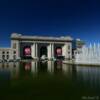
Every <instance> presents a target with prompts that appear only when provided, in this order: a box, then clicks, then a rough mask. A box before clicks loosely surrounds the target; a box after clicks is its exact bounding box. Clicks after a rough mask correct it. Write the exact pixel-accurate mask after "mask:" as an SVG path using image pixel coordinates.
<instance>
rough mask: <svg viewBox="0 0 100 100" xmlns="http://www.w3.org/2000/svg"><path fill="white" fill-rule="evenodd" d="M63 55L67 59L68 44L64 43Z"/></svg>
mask: <svg viewBox="0 0 100 100" xmlns="http://www.w3.org/2000/svg"><path fill="white" fill-rule="evenodd" d="M62 55H63V56H64V57H65V59H67V58H68V57H67V44H64V46H63V47H62Z"/></svg>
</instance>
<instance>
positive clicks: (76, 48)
mask: <svg viewBox="0 0 100 100" xmlns="http://www.w3.org/2000/svg"><path fill="white" fill-rule="evenodd" d="M84 45H85V42H84V41H83V40H81V39H76V40H73V42H72V46H73V47H72V55H73V58H74V57H75V54H76V53H81V48H82V47H83V46H84Z"/></svg>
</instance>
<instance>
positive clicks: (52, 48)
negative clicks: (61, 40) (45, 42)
mask: <svg viewBox="0 0 100 100" xmlns="http://www.w3.org/2000/svg"><path fill="white" fill-rule="evenodd" d="M51 53H52V54H51V55H52V56H51V57H52V58H54V44H52V45H51Z"/></svg>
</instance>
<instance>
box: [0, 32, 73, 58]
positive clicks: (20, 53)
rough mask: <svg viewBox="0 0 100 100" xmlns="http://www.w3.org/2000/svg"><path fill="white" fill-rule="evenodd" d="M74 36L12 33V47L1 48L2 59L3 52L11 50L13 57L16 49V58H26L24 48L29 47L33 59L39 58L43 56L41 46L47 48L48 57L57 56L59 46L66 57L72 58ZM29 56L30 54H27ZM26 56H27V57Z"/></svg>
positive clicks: (10, 53) (11, 56)
mask: <svg viewBox="0 0 100 100" xmlns="http://www.w3.org/2000/svg"><path fill="white" fill-rule="evenodd" d="M72 40H73V39H72V38H71V37H70V36H66V37H43V36H24V35H21V34H17V33H13V34H12V35H11V48H9V49H7V48H5V49H3V48H1V49H0V54H1V56H0V59H2V52H3V50H4V51H5V52H7V51H9V59H13V57H14V55H15V54H13V52H14V51H16V59H19V58H21V59H23V58H25V57H26V56H25V54H24V49H25V47H29V48H30V50H31V55H30V57H31V58H33V59H38V58H40V57H41V48H42V47H45V48H46V52H47V53H46V56H47V58H48V59H51V58H54V57H55V56H56V53H55V51H56V49H57V48H58V47H59V48H61V50H62V56H64V57H65V59H71V58H72ZM27 57H29V56H27ZM27 57H26V58H27Z"/></svg>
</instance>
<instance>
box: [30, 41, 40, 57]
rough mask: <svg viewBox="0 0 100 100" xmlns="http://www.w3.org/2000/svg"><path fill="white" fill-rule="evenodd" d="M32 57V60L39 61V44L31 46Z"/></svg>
mask: <svg viewBox="0 0 100 100" xmlns="http://www.w3.org/2000/svg"><path fill="white" fill-rule="evenodd" d="M31 50H32V51H31V53H32V54H31V55H32V58H34V59H37V58H38V48H37V43H34V44H33V45H32V46H31Z"/></svg>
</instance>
